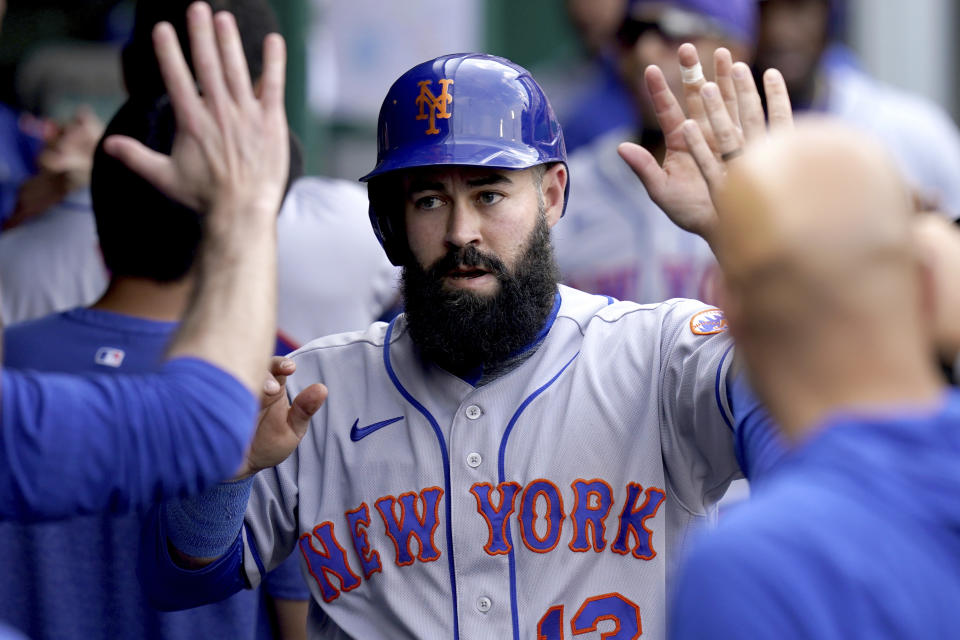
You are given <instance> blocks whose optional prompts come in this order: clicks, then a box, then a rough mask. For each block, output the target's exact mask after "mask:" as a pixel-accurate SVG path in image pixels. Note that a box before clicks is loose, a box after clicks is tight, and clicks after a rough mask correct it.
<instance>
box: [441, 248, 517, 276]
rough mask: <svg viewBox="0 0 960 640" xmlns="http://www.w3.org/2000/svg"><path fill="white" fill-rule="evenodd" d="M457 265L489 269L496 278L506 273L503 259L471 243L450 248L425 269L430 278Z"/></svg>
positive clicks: (442, 273)
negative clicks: (484, 251)
mask: <svg viewBox="0 0 960 640" xmlns="http://www.w3.org/2000/svg"><path fill="white" fill-rule="evenodd" d="M458 267H480V268H482V269H484V270H485V271H489V272H490V273H491V274H493V275H494V276H496V277H497V278H498V279H502V278H503V277H505V276H506V275H508V274H507V267H506V265H505V264H504V263H503V260H501V259H500V258H498V257H497V256H494V255H489V254H486V253H483V252H482V251H480V250H479V249H477V248H476V247H474V246H472V245H467V246H465V247H454V248H451V249H450V250H449V251H447V254H446V255H445V256H443V257H442V258H440V259H439V260H437V261H436V262H434V263H433V264H432V265H431V266H430V268H429V269H427V275H428V276H430V277H431V278H441V277H443V276H445V275H446V274H447V273H449V272H450V271H452V270H453V269H456V268H458Z"/></svg>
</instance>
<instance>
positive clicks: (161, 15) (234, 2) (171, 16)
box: [122, 0, 279, 98]
mask: <svg viewBox="0 0 960 640" xmlns="http://www.w3.org/2000/svg"><path fill="white" fill-rule="evenodd" d="M204 1H205V2H206V3H207V4H209V5H210V6H211V7H212V8H213V10H214V12H216V11H229V12H230V13H232V14H233V15H234V17H236V19H237V28H238V29H239V31H240V38H241V40H242V41H243V53H244V56H245V57H246V59H247V66H248V67H249V69H250V77H251V78H253V80H254V81H256V80H257V79H258V78H259V77H260V74H261V73H262V72H263V39H264V38H265V37H266V36H267V34H269V33H271V32H274V31H279V27H278V25H277V18H276V15H275V14H274V13H273V10H272V9H271V8H270V5H269V4H268V3H267V1H266V0H204ZM193 2H194V0H139V1H138V2H137V8H136V14H135V18H134V24H133V33H132V35H131V37H130V41H129V42H128V43H127V45H126V46H125V47H124V49H123V54H122V62H123V80H124V82H125V83H126V85H127V92H128V93H129V94H130V95H131V96H143V97H153V98H155V97H157V96H161V95H163V94H164V93H166V89H165V88H164V85H163V78H162V77H161V76H160V67H159V66H158V65H157V58H156V56H155V55H154V53H153V38H152V35H151V34H152V32H153V27H154V26H155V25H156V24H157V23H158V22H164V21H165V22H169V23H170V24H172V25H173V27H174V29H176V31H177V36H178V37H179V39H180V47H181V48H182V49H183V54H184V57H186V59H187V63H188V64H190V69H191V71H193V63H192V58H191V55H190V42H189V39H188V37H187V22H186V15H187V7H188V6H189V5H190V4H191V3H193Z"/></svg>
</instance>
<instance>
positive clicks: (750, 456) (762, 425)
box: [727, 373, 787, 482]
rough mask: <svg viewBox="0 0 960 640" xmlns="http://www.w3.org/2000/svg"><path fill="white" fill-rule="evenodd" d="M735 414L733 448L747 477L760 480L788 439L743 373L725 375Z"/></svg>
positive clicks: (772, 464)
mask: <svg viewBox="0 0 960 640" xmlns="http://www.w3.org/2000/svg"><path fill="white" fill-rule="evenodd" d="M727 389H728V392H729V394H730V395H729V401H730V406H731V409H732V410H733V418H734V423H735V425H734V433H735V442H734V452H735V453H736V456H737V461H738V462H739V463H740V469H741V471H743V475H744V477H745V478H747V480H750V481H751V482H756V481H758V480H762V479H763V478H764V477H765V476H766V475H767V474H768V473H769V472H770V471H771V470H772V469H774V468H775V467H776V466H777V464H779V462H780V460H781V459H782V458H783V456H784V455H785V454H786V452H787V443H786V441H785V440H784V438H783V436H782V435H781V434H780V430H779V429H778V428H777V425H776V423H775V422H774V421H773V418H772V417H771V416H770V414H769V413H768V412H767V409H766V408H765V407H764V406H763V405H762V404H761V403H760V400H758V399H757V397H756V395H755V394H754V393H753V390H752V389H751V388H750V383H749V382H748V381H747V379H746V375H744V374H743V373H731V374H730V376H729V378H728V386H727Z"/></svg>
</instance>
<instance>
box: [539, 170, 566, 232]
mask: <svg viewBox="0 0 960 640" xmlns="http://www.w3.org/2000/svg"><path fill="white" fill-rule="evenodd" d="M541 190H542V193H543V206H544V213H545V214H546V218H547V225H548V226H550V227H552V226H553V225H555V224H557V222H558V221H559V220H560V216H562V215H563V207H564V204H565V200H566V191H567V165H566V164H564V163H562V162H557V163H555V164H554V165H553V166H551V167H550V168H549V169H547V170H546V172H544V174H543V180H542V182H541Z"/></svg>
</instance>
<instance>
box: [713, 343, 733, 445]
mask: <svg viewBox="0 0 960 640" xmlns="http://www.w3.org/2000/svg"><path fill="white" fill-rule="evenodd" d="M731 349H733V345H732V344H731V345H730V346H729V347H727V350H726V351H724V352H723V356H722V357H721V358H720V364H718V365H717V381H716V383H715V386H714V393H715V394H716V396H717V407H718V408H719V409H720V415H721V416H722V417H723V421H724V422H726V423H727V426H728V427H730V431H732V432H735V431H736V429H734V428H733V418H732V416H728V415H727V411H726V409H724V408H723V402H721V400H720V373H721V372H722V371H723V363H724V362H726V360H727V356H728V355H730V350H731ZM729 399H730V395H729V394H727V400H728V401H729Z"/></svg>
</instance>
